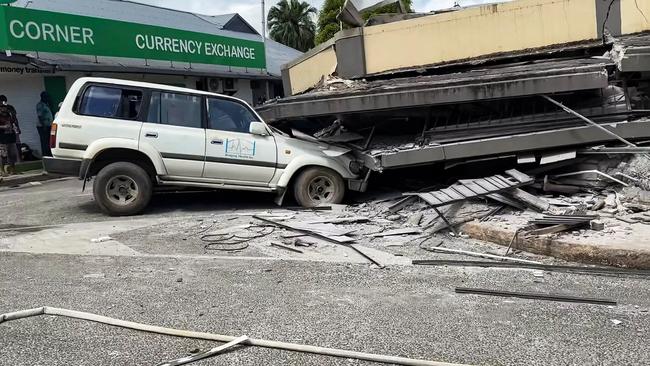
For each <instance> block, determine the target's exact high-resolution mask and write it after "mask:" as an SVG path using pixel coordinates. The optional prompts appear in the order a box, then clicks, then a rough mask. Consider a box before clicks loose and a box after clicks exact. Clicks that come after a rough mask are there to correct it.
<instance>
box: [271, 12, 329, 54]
mask: <svg viewBox="0 0 650 366" xmlns="http://www.w3.org/2000/svg"><path fill="white" fill-rule="evenodd" d="M316 12H317V10H316V8H314V7H313V6H311V5H309V4H308V3H307V2H304V1H302V2H301V1H300V0H281V1H280V2H278V3H277V4H276V5H274V6H273V7H271V9H269V15H268V17H267V21H268V24H269V29H270V31H269V37H271V39H272V40H274V41H276V42H280V43H282V44H284V45H287V46H289V47H292V48H295V49H297V50H299V51H302V52H305V51H307V50H309V49H310V48H312V47H314V36H315V34H316V24H314V21H313V20H312V14H316Z"/></svg>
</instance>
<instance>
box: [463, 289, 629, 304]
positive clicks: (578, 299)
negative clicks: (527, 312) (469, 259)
mask: <svg viewBox="0 0 650 366" xmlns="http://www.w3.org/2000/svg"><path fill="white" fill-rule="evenodd" d="M455 291H456V293H459V294H474V295H487V296H502V297H519V298H522V299H532V300H548V301H563V302H578V303H585V304H596V305H616V301H613V300H607V299H594V298H589V297H578V296H565V295H554V294H539V293H534V292H516V291H499V290H489V289H482V288H467V287H456V289H455Z"/></svg>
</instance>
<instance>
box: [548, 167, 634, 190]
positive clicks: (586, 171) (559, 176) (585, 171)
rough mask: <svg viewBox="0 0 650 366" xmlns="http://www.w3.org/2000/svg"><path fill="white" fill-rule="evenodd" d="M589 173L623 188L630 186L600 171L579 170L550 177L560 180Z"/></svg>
mask: <svg viewBox="0 0 650 366" xmlns="http://www.w3.org/2000/svg"><path fill="white" fill-rule="evenodd" d="M590 173H593V174H598V175H600V176H602V177H605V178H607V179H609V180H612V181H614V182H616V183H618V184H620V185H622V186H623V187H629V186H630V185H629V184H627V183H625V182H623V181H622V180H620V179H616V178H614V177H612V176H611V175H609V174H606V173H603V172H601V171H600V170H581V171H578V172H571V173H564V174H556V175H553V176H552V177H553V178H561V177H569V176H572V175H580V174H590Z"/></svg>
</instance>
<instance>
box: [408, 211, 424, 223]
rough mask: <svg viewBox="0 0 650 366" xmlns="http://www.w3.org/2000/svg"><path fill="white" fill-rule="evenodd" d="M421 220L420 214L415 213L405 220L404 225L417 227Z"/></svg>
mask: <svg viewBox="0 0 650 366" xmlns="http://www.w3.org/2000/svg"><path fill="white" fill-rule="evenodd" d="M421 220H422V212H418V213H415V214H413V215H411V217H409V218H408V220H406V225H408V226H418V225H420V221H421Z"/></svg>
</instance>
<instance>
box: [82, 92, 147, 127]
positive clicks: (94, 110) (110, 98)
mask: <svg viewBox="0 0 650 366" xmlns="http://www.w3.org/2000/svg"><path fill="white" fill-rule="evenodd" d="M141 106H142V92H141V91H139V90H128V89H120V88H112V87H105V86H98V85H92V86H90V87H89V88H88V89H86V92H85V93H84V96H83V99H82V101H81V106H80V107H79V114H83V115H86V116H94V117H104V118H121V119H137V118H138V114H139V113H140V107H141Z"/></svg>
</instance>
